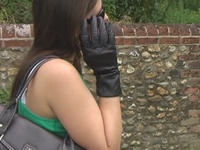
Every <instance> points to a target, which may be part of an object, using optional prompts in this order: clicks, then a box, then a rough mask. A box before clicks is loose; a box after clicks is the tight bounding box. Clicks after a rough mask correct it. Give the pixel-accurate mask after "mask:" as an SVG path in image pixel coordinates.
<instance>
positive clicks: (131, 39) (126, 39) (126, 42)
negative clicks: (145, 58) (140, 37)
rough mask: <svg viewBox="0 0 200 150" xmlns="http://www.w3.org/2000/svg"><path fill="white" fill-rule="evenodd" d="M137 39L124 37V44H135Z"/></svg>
mask: <svg viewBox="0 0 200 150" xmlns="http://www.w3.org/2000/svg"><path fill="white" fill-rule="evenodd" d="M136 43H137V40H136V39H135V38H125V39H124V45H136Z"/></svg>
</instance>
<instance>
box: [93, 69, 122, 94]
mask: <svg viewBox="0 0 200 150" xmlns="http://www.w3.org/2000/svg"><path fill="white" fill-rule="evenodd" d="M119 76H120V74H119V71H115V72H112V73H110V74H104V75H96V87H97V95H98V96H102V97H115V96H120V95H121V94H122V91H121V85H120V78H119Z"/></svg>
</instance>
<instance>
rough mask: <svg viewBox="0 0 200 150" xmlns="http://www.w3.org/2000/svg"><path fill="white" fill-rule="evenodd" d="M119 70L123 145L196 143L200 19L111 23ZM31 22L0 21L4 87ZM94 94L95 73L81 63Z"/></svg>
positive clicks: (26, 43)
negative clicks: (12, 22)
mask: <svg viewBox="0 0 200 150" xmlns="http://www.w3.org/2000/svg"><path fill="white" fill-rule="evenodd" d="M113 27H114V31H115V34H116V44H117V50H118V55H119V59H118V63H119V69H120V71H121V84H122V90H123V94H122V96H121V108H122V115H123V127H124V131H123V134H122V145H121V149H122V150H179V149H180V150H183V149H185V150H187V149H199V148H200V138H199V135H200V119H199V117H200V104H199V103H200V94H199V84H200V59H199V58H200V25H198V24H195V25H194V24H192V25H189V24H188V25H186V24H168V25H167V24H127V23H124V24H113ZM33 36H34V35H33V33H32V25H25V24H17V25H14V24H13V25H12V24H11V25H10V24H8V25H7V24H2V25H0V89H3V88H9V87H10V86H11V84H12V81H13V79H14V77H15V75H16V73H17V68H18V66H19V65H20V62H21V60H22V58H23V57H24V55H25V54H26V52H27V51H28V49H29V47H30V45H31V43H32V40H33ZM83 73H84V78H85V79H86V81H87V83H88V85H89V88H90V90H91V92H92V93H93V94H94V96H95V84H94V83H95V79H94V77H93V75H92V70H90V69H89V68H88V67H87V66H86V65H85V64H84V63H83Z"/></svg>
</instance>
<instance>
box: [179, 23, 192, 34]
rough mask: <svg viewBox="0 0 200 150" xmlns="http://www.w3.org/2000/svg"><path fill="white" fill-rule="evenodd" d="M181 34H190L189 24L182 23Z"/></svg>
mask: <svg viewBox="0 0 200 150" xmlns="http://www.w3.org/2000/svg"><path fill="white" fill-rule="evenodd" d="M180 34H181V36H189V35H190V28H189V26H185V25H181V26H180Z"/></svg>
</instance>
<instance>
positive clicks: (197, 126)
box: [190, 125, 200, 132]
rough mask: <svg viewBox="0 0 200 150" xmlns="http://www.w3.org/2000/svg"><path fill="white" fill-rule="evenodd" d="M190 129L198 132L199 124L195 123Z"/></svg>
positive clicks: (199, 130) (199, 129)
mask: <svg viewBox="0 0 200 150" xmlns="http://www.w3.org/2000/svg"><path fill="white" fill-rule="evenodd" d="M190 131H192V132H200V125H196V126H193V127H191V128H190Z"/></svg>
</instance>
